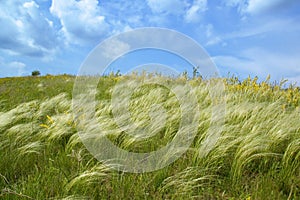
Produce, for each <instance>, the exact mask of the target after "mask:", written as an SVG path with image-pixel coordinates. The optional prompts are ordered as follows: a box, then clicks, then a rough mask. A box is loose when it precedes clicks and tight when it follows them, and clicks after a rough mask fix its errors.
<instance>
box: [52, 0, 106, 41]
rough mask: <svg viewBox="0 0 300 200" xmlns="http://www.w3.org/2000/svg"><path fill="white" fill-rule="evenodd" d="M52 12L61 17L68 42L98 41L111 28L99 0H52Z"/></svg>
mask: <svg viewBox="0 0 300 200" xmlns="http://www.w3.org/2000/svg"><path fill="white" fill-rule="evenodd" d="M50 12H51V13H52V14H53V15H55V16H57V17H58V18H59V20H60V22H61V25H62V29H61V30H62V32H63V33H64V35H65V37H66V40H67V41H66V42H67V43H68V44H80V45H85V44H87V43H88V44H89V43H93V42H96V41H98V40H99V39H100V38H101V37H103V36H105V35H106V34H107V31H108V28H109V26H108V24H107V22H106V20H105V17H104V16H103V15H101V12H100V7H99V5H98V0H80V1H76V0H52V5H51V7H50Z"/></svg>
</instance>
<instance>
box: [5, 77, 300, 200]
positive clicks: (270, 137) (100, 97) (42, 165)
mask: <svg viewBox="0 0 300 200" xmlns="http://www.w3.org/2000/svg"><path fill="white" fill-rule="evenodd" d="M160 78H161V79H164V77H160ZM124 79H128V80H133V82H132V84H134V80H135V79H143V77H137V76H129V77H115V76H107V77H101V78H100V79H99V83H98V91H97V94H96V99H97V105H96V118H97V119H98V120H99V122H101V123H102V125H103V126H102V129H103V131H104V132H105V133H107V137H108V138H109V139H110V140H111V141H112V142H113V143H114V144H115V145H117V146H119V147H120V148H122V149H124V150H127V151H132V152H149V151H154V150H157V149H159V148H162V147H163V146H165V145H166V144H168V142H169V141H171V140H172V139H174V137H175V136H176V133H177V132H178V131H179V129H180V120H181V117H182V116H181V114H182V113H181V111H180V109H181V107H180V106H181V105H180V102H179V101H178V99H176V97H175V95H174V94H172V92H170V91H169V90H168V89H167V88H163V87H161V86H158V85H150V86H149V87H141V88H139V89H138V90H136V91H134V93H133V95H132V97H131V98H130V101H131V103H130V104H129V108H128V109H129V111H130V112H131V114H132V115H131V116H132V120H133V121H134V122H136V123H138V124H140V125H141V126H142V127H144V128H145V127H148V128H149V127H150V128H149V130H150V133H151V134H153V136H151V137H148V138H147V139H145V140H143V139H141V138H139V135H137V136H135V137H133V136H130V135H126V133H124V132H126V131H122V130H120V129H119V128H118V123H116V122H115V121H114V120H116V119H114V116H113V114H112V112H113V108H112V106H111V101H110V99H111V96H112V88H114V86H115V85H116V84H118V82H119V81H122V80H124ZM74 81H75V77H73V76H68V75H61V76H43V77H19V78H2V79H0V160H1V162H0V198H1V199H132V198H135V199H192V198H194V199H247V200H250V199H299V198H300V117H299V116H300V110H299V105H300V92H299V88H294V87H290V88H288V89H285V90H283V89H282V88H281V85H275V84H272V83H269V81H268V80H266V81H264V82H262V83H258V82H257V79H255V78H254V79H250V78H249V79H246V80H244V81H239V80H238V79H236V78H235V77H232V78H228V79H224V80H222V81H223V82H224V84H225V93H226V99H225V101H226V114H225V117H224V125H223V127H222V132H221V135H220V137H219V139H218V141H217V142H216V144H215V146H214V148H213V149H212V150H211V151H210V152H209V153H208V154H207V155H206V156H202V154H201V145H202V143H203V141H204V139H205V138H206V137H207V135H208V132H209V128H210V122H211V120H212V119H211V117H212V114H211V113H212V110H211V109H212V106H213V105H214V100H213V99H211V98H210V97H211V96H210V95H209V91H208V88H207V83H208V82H207V81H205V80H202V79H200V78H197V79H192V80H186V79H185V78H184V77H180V78H177V79H172V80H166V81H167V82H168V83H169V84H171V85H172V84H173V85H175V86H176V85H177V84H179V85H180V84H182V83H189V84H190V85H191V87H192V90H193V92H194V93H193V94H195V95H196V97H197V101H198V102H197V103H198V107H197V109H199V113H200V117H199V119H197V120H198V121H197V126H198V128H197V134H196V137H195V138H194V139H193V142H192V144H191V146H190V147H189V149H188V150H187V151H186V152H185V153H184V154H183V155H182V156H181V157H180V158H179V159H178V160H176V161H175V162H174V163H172V164H170V165H168V166H166V167H164V168H163V169H160V170H157V171H153V172H149V173H125V172H119V171H116V170H113V169H111V168H109V167H108V166H107V165H104V163H101V162H99V161H98V160H97V159H95V158H94V157H93V155H91V153H90V152H89V151H88V150H87V149H86V147H85V146H84V145H83V144H82V141H81V139H80V137H79V135H78V129H79V125H78V123H77V122H76V121H75V120H74V119H73V116H72V109H71V104H72V92H73V84H74ZM120 98H122V97H120ZM151 105H161V106H162V107H159V108H163V109H164V110H166V116H167V119H166V124H165V126H161V124H160V120H157V121H155V120H154V121H155V122H156V123H157V124H154V126H151V124H149V123H150V121H151V116H149V109H150V107H151ZM192 109H193V108H192ZM159 110H160V109H158V110H155V111H156V112H154V114H155V113H159ZM155 117H158V119H161V118H159V117H161V116H154V118H155ZM119 119H120V120H122V116H120V118H119ZM88 125H89V126H90V127H93V126H94V124H88ZM148 125H149V126H148ZM160 126H161V128H159V129H158V128H157V127H160ZM154 133H155V134H154ZM186 134H188V130H187V132H186ZM174 151H176V149H174ZM175 153H176V152H174V154H175Z"/></svg>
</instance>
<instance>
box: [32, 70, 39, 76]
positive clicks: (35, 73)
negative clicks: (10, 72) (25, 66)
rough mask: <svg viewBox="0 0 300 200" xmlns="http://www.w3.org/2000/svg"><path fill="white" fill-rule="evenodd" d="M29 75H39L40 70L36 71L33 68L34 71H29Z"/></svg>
mask: <svg viewBox="0 0 300 200" xmlns="http://www.w3.org/2000/svg"><path fill="white" fill-rule="evenodd" d="M31 75H32V76H39V75H41V72H40V71H38V70H35V71H33V72H31Z"/></svg>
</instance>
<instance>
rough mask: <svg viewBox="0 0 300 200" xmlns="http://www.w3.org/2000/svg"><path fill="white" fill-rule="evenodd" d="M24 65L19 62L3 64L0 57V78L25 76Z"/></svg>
mask: <svg viewBox="0 0 300 200" xmlns="http://www.w3.org/2000/svg"><path fill="white" fill-rule="evenodd" d="M25 68H26V64H24V63H22V62H19V61H12V62H5V61H4V59H3V58H1V57H0V69H1V70H0V77H6V76H24V75H26V74H27V71H26V69H25Z"/></svg>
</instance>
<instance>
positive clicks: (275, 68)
mask: <svg viewBox="0 0 300 200" xmlns="http://www.w3.org/2000/svg"><path fill="white" fill-rule="evenodd" d="M213 60H214V62H215V63H216V64H217V66H219V67H222V68H223V69H224V68H225V70H224V71H225V73H227V72H231V73H232V72H239V73H240V74H239V75H241V76H243V77H247V76H248V75H252V76H258V77H260V78H263V77H266V76H267V75H268V74H270V75H271V77H272V78H273V79H276V80H280V79H282V78H288V77H294V76H295V75H300V58H299V57H298V56H297V55H291V54H283V53H274V52H269V51H266V50H263V49H261V48H251V49H247V50H244V51H242V52H241V53H239V54H238V55H236V56H228V55H220V56H215V57H213Z"/></svg>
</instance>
